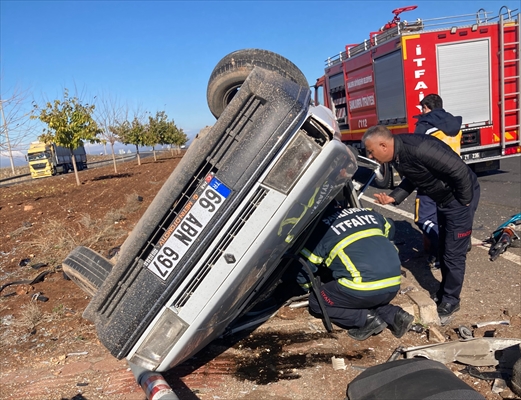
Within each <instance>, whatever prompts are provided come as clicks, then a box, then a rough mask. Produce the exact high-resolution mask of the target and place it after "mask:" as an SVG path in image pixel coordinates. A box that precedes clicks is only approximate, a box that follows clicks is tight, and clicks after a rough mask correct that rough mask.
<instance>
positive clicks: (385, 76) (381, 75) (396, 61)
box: [374, 51, 406, 124]
mask: <svg viewBox="0 0 521 400" xmlns="http://www.w3.org/2000/svg"><path fill="white" fill-rule="evenodd" d="M374 80H375V88H376V89H375V92H376V112H377V115H378V122H379V123H381V124H388V123H389V120H393V122H394V123H396V122H405V119H406V113H405V92H404V84H403V63H402V52H401V51H395V52H392V53H390V54H386V55H385V56H383V57H379V58H376V59H375V60H374Z"/></svg>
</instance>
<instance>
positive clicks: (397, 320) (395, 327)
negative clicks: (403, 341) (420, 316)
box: [389, 309, 414, 338]
mask: <svg viewBox="0 0 521 400" xmlns="http://www.w3.org/2000/svg"><path fill="white" fill-rule="evenodd" d="M413 322H414V315H411V314H409V313H408V312H407V311H404V310H402V309H400V310H398V312H397V313H396V314H395V316H394V320H393V323H392V325H391V326H390V327H389V329H390V330H391V332H392V334H393V335H394V336H395V337H397V338H401V337H402V336H403V335H405V333H406V332H408V331H409V329H411V326H412V323H413Z"/></svg>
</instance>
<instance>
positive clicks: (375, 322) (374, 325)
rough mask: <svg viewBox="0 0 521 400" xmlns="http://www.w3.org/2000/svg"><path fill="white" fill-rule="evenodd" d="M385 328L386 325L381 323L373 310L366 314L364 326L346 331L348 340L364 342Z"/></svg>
mask: <svg viewBox="0 0 521 400" xmlns="http://www.w3.org/2000/svg"><path fill="white" fill-rule="evenodd" d="M386 327H387V323H386V322H385V321H383V320H382V319H381V318H380V317H379V316H378V315H376V313H375V312H374V311H373V310H369V312H368V313H367V319H366V322H365V325H364V326H362V327H361V328H353V329H349V330H348V331H347V334H348V335H349V337H350V338H352V339H355V340H365V339H367V338H368V337H369V336H372V335H376V334H378V333H380V332H382V331H383V330H384V329H385V328H386Z"/></svg>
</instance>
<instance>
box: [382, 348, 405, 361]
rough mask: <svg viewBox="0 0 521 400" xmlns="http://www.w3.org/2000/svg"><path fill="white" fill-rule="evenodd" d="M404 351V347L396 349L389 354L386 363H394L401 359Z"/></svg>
mask: <svg viewBox="0 0 521 400" xmlns="http://www.w3.org/2000/svg"><path fill="white" fill-rule="evenodd" d="M404 350H405V347H403V346H398V347H397V348H396V349H394V351H393V352H392V353H391V356H390V357H389V358H388V359H387V361H386V362H389V361H395V360H397V359H398V358H400V357H402V356H403V354H404Z"/></svg>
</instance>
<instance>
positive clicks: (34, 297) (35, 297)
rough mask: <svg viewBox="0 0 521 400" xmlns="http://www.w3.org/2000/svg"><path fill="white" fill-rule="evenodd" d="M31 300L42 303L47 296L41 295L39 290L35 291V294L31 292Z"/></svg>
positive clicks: (46, 299)
mask: <svg viewBox="0 0 521 400" xmlns="http://www.w3.org/2000/svg"><path fill="white" fill-rule="evenodd" d="M31 300H32V301H41V302H42V303H45V302H46V301H48V300H49V298H48V297H45V296H42V293H41V292H36V293H35V294H33V295H32V296H31Z"/></svg>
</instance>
